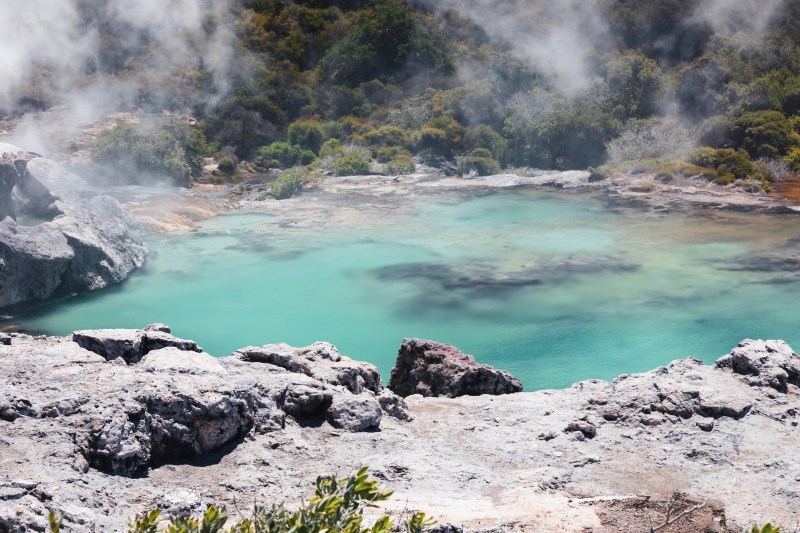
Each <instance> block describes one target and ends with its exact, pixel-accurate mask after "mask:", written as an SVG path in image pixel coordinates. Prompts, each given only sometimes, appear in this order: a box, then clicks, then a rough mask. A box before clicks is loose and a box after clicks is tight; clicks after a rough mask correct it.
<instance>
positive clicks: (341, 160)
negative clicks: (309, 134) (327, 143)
mask: <svg viewBox="0 0 800 533" xmlns="http://www.w3.org/2000/svg"><path fill="white" fill-rule="evenodd" d="M371 162H372V152H370V151H369V149H367V148H364V147H363V146H358V145H350V146H343V147H342V152H341V155H339V156H337V157H334V158H333V160H332V161H330V162H329V163H328V164H327V167H328V168H329V169H330V171H331V172H333V174H334V175H335V176H358V175H361V174H367V173H368V172H369V164H370V163H371Z"/></svg>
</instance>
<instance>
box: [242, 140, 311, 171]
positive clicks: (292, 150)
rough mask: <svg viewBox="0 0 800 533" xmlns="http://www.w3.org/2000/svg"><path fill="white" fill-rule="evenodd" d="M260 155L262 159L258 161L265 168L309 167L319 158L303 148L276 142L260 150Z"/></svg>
mask: <svg viewBox="0 0 800 533" xmlns="http://www.w3.org/2000/svg"><path fill="white" fill-rule="evenodd" d="M258 153H259V154H260V156H261V157H260V158H259V159H258V160H257V161H258V162H260V163H261V164H262V165H263V166H272V167H278V168H289V167H293V166H295V165H308V164H311V163H312V162H313V161H314V160H315V159H316V158H317V156H316V154H314V152H312V151H311V150H303V148H302V147H300V146H298V145H296V144H295V145H292V144H289V143H288V142H274V143H272V144H270V145H268V146H262V147H261V148H259V149H258Z"/></svg>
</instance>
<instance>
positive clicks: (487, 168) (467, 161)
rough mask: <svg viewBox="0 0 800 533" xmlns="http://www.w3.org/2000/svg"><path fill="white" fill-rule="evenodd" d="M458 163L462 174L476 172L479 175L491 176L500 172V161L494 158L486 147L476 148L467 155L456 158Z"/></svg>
mask: <svg viewBox="0 0 800 533" xmlns="http://www.w3.org/2000/svg"><path fill="white" fill-rule="evenodd" d="M456 165H457V167H458V171H459V172H460V173H461V174H470V173H473V172H475V173H476V174H478V176H490V175H492V174H499V173H500V163H498V162H497V161H496V160H495V159H493V158H492V153H491V152H490V151H489V150H487V149H486V148H476V149H475V150H473V151H471V152H470V153H469V154H467V155H465V156H460V157H458V158H456Z"/></svg>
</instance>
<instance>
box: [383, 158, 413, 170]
mask: <svg viewBox="0 0 800 533" xmlns="http://www.w3.org/2000/svg"><path fill="white" fill-rule="evenodd" d="M383 170H384V172H386V174H411V173H412V172H414V160H413V159H411V156H408V155H399V156H397V157H395V158H394V159H392V160H391V161H389V162H388V163H386V164H385V165H384V166H383Z"/></svg>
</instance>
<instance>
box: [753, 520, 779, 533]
mask: <svg viewBox="0 0 800 533" xmlns="http://www.w3.org/2000/svg"><path fill="white" fill-rule="evenodd" d="M750 531H751V533H781V528H779V527H776V526H773V525H772V524H771V523H770V522H767V523H766V524H764V525H763V526H762V527H758V526H753V529H751V530H750Z"/></svg>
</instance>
